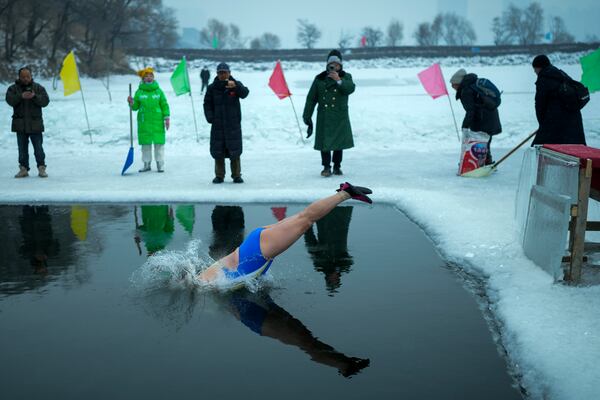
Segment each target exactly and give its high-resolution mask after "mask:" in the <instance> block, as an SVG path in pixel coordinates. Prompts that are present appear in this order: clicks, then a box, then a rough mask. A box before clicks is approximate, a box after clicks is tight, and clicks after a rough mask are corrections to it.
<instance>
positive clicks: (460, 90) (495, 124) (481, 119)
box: [450, 68, 502, 165]
mask: <svg viewBox="0 0 600 400" xmlns="http://www.w3.org/2000/svg"><path fill="white" fill-rule="evenodd" d="M477 79H478V77H477V75H476V74H468V73H467V71H465V70H464V69H462V68H461V69H459V70H458V71H456V73H455V74H454V75H453V76H452V78H451V79H450V83H451V84H452V87H453V88H454V89H455V90H456V100H460V102H461V104H462V106H463V108H464V109H465V119H464V120H463V123H462V128H463V129H469V130H471V131H473V132H484V133H487V134H488V135H490V139H489V141H488V152H487V156H486V160H485V164H486V165H489V164H492V162H493V161H492V152H491V150H490V146H491V144H492V137H493V136H494V135H497V134H499V133H501V132H502V125H501V124H500V115H499V114H498V109H497V108H495V109H489V108H486V107H485V106H484V105H483V101H482V99H481V95H480V94H479V93H478V92H477V91H476V90H475V89H474V88H473V86H474V85H475V83H476V82H477Z"/></svg>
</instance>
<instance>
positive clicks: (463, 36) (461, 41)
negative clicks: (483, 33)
mask: <svg viewBox="0 0 600 400" xmlns="http://www.w3.org/2000/svg"><path fill="white" fill-rule="evenodd" d="M439 17H440V20H441V30H440V34H441V37H442V39H443V40H444V42H445V43H446V44H447V45H448V46H465V45H471V44H473V43H475V40H476V39H477V36H476V35H475V30H474V29H473V25H472V24H471V22H469V21H468V20H467V19H466V18H465V17H462V16H460V15H457V14H454V13H446V14H440V15H439Z"/></svg>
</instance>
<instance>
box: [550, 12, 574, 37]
mask: <svg viewBox="0 0 600 400" xmlns="http://www.w3.org/2000/svg"><path fill="white" fill-rule="evenodd" d="M550 32H551V33H552V43H573V42H575V37H574V36H573V35H571V34H570V33H569V31H567V27H566V26H565V22H564V21H563V19H562V18H561V17H558V16H556V17H553V18H552V19H551V20H550Z"/></svg>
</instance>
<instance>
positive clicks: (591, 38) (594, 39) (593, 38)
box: [585, 33, 600, 43]
mask: <svg viewBox="0 0 600 400" xmlns="http://www.w3.org/2000/svg"><path fill="white" fill-rule="evenodd" d="M585 42H586V43H598V42H600V39H599V38H598V35H594V34H589V33H588V34H587V35H585Z"/></svg>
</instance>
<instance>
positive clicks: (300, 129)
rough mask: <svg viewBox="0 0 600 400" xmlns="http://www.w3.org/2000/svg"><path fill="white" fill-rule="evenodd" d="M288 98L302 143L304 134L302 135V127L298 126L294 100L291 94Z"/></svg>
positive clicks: (298, 121)
mask: <svg viewBox="0 0 600 400" xmlns="http://www.w3.org/2000/svg"><path fill="white" fill-rule="evenodd" d="M288 99H290V103H292V110H294V116H295V117H296V124H298V132H299V133H300V140H301V141H302V143H304V136H303V135H302V128H300V120H299V119H298V114H297V113H296V107H294V101H293V100H292V95H291V94H290V95H289V96H288Z"/></svg>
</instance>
